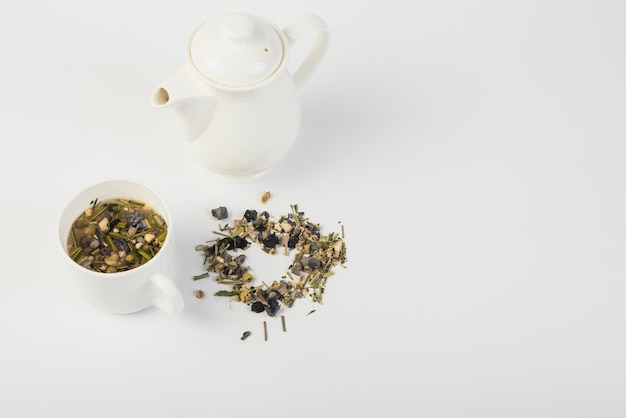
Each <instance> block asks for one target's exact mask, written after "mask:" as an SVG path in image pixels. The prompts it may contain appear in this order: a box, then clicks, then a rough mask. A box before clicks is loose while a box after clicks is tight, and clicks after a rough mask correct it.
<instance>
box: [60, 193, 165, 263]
mask: <svg viewBox="0 0 626 418" xmlns="http://www.w3.org/2000/svg"><path fill="white" fill-rule="evenodd" d="M166 238H167V224H166V222H165V220H164V219H163V217H162V216H161V215H160V214H159V213H158V212H156V211H155V210H154V209H153V208H151V207H150V206H149V205H147V204H145V203H144V202H142V201H139V200H134V199H124V198H116V199H108V200H105V201H99V200H98V199H97V198H96V199H95V200H93V201H92V202H90V205H89V207H87V208H86V209H85V210H84V211H83V212H82V213H81V214H80V216H79V217H78V218H77V219H76V220H75V221H74V223H72V227H71V229H70V233H69V236H68V238H67V252H68V254H69V255H70V257H71V258H72V260H74V261H75V262H77V263H78V264H79V265H81V266H83V267H85V268H88V269H90V270H93V271H97V272H102V273H117V272H119V271H125V270H130V269H132V268H135V267H139V266H140V265H142V264H145V263H147V262H148V261H150V260H151V259H152V258H153V257H154V256H155V255H156V254H157V253H158V252H159V250H160V249H161V247H162V246H163V242H165V239H166Z"/></svg>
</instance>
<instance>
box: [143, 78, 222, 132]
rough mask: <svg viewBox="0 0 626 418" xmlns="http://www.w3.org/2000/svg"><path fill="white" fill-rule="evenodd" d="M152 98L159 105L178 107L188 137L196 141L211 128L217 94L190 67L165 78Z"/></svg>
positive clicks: (182, 126) (183, 129) (177, 110)
mask: <svg viewBox="0 0 626 418" xmlns="http://www.w3.org/2000/svg"><path fill="white" fill-rule="evenodd" d="M151 101H152V105H153V106H155V107H171V108H172V109H174V110H175V111H176V113H177V114H178V116H179V120H180V122H181V128H182V131H183V137H184V138H185V140H187V141H193V140H194V139H196V138H197V137H198V136H199V135H200V134H201V133H202V132H203V131H204V130H205V129H206V128H207V126H208V125H209V123H210V121H211V117H212V115H213V111H214V109H215V96H213V95H212V94H211V92H210V90H209V89H208V88H207V87H206V86H205V85H204V84H202V83H201V82H200V81H199V80H197V79H196V78H195V77H194V76H193V75H192V74H190V72H189V69H188V68H187V67H184V68H183V69H182V70H180V71H179V72H177V73H176V74H174V75H173V76H171V77H170V78H168V79H167V80H165V81H163V82H162V83H161V84H160V85H159V86H158V87H157V88H156V90H155V91H154V93H153V94H152V100H151Z"/></svg>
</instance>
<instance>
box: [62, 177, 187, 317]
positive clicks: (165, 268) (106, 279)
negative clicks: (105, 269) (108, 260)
mask: <svg viewBox="0 0 626 418" xmlns="http://www.w3.org/2000/svg"><path fill="white" fill-rule="evenodd" d="M96 198H98V199H99V200H101V201H102V200H107V199H115V198H127V199H135V200H139V201H142V202H144V203H146V204H147V205H149V206H151V207H152V208H153V209H154V210H156V211H157V212H158V213H159V214H160V215H161V216H162V217H163V219H164V220H165V222H166V224H167V226H168V233H167V237H166V238H165V241H164V242H163V246H162V247H161V249H160V250H159V252H158V253H157V254H156V255H155V256H154V257H153V258H152V259H151V260H150V261H148V262H147V263H145V264H143V265H141V266H139V267H135V268H133V269H131V270H127V271H122V272H117V273H101V272H97V271H93V270H90V269H87V268H85V267H82V266H80V265H78V264H77V263H76V262H75V261H74V260H72V259H71V258H70V256H69V254H68V252H67V239H68V235H69V233H70V228H71V226H72V223H73V222H74V221H75V220H76V218H77V217H78V216H79V215H80V214H81V213H82V212H83V211H84V210H85V209H87V208H88V207H89V202H92V201H93V200H94V199H96ZM58 231H59V246H60V248H61V250H62V253H63V259H64V264H65V266H66V273H67V275H68V278H69V279H70V282H71V284H72V286H73V288H74V289H75V290H76V291H77V293H78V294H79V296H81V297H82V299H84V300H85V301H86V302H87V303H88V304H90V305H91V306H93V307H95V308H97V309H99V310H101V311H104V312H109V313H131V312H137V311H140V310H143V309H145V308H148V307H150V306H156V307H158V308H160V309H161V310H163V311H164V312H167V313H169V314H177V313H180V312H181V311H182V310H183V306H184V302H183V297H182V295H181V293H180V290H179V289H178V287H177V286H176V285H175V284H174V281H173V280H172V279H171V278H170V275H171V270H172V258H173V255H174V242H173V241H174V233H173V232H174V230H173V225H172V218H171V216H170V212H169V209H168V207H167V205H166V204H165V202H164V200H163V199H162V198H161V197H160V196H159V195H158V194H157V193H156V192H155V191H154V190H152V189H151V188H149V187H147V186H145V185H143V184H141V183H138V182H135V181H132V180H110V181H105V182H102V183H98V184H95V185H93V186H91V187H88V188H87V189H85V190H83V191H82V192H80V193H79V194H78V195H77V196H76V197H74V198H73V199H72V200H71V201H70V202H69V204H68V205H67V206H66V207H65V209H64V210H63V211H62V213H61V216H60V219H59V224H58Z"/></svg>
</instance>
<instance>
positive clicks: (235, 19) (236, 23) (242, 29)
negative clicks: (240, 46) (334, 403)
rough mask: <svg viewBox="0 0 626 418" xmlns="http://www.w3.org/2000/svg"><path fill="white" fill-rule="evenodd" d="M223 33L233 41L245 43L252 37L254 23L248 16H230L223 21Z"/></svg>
mask: <svg viewBox="0 0 626 418" xmlns="http://www.w3.org/2000/svg"><path fill="white" fill-rule="evenodd" d="M222 31H224V33H225V34H226V36H228V38H230V39H231V40H232V41H234V42H243V41H245V40H246V39H248V38H249V37H250V36H252V32H253V31H254V22H253V21H252V20H251V19H250V18H249V17H248V16H246V15H240V14H237V15H235V14H233V15H229V16H226V17H224V20H223V21H222Z"/></svg>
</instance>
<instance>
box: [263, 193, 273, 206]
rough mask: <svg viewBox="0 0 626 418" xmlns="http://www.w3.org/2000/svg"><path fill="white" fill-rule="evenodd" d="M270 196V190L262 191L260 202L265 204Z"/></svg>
mask: <svg viewBox="0 0 626 418" xmlns="http://www.w3.org/2000/svg"><path fill="white" fill-rule="evenodd" d="M270 197H272V194H271V193H270V192H265V193H263V195H262V196H261V203H263V204H266V203H267V201H268V200H270Z"/></svg>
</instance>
